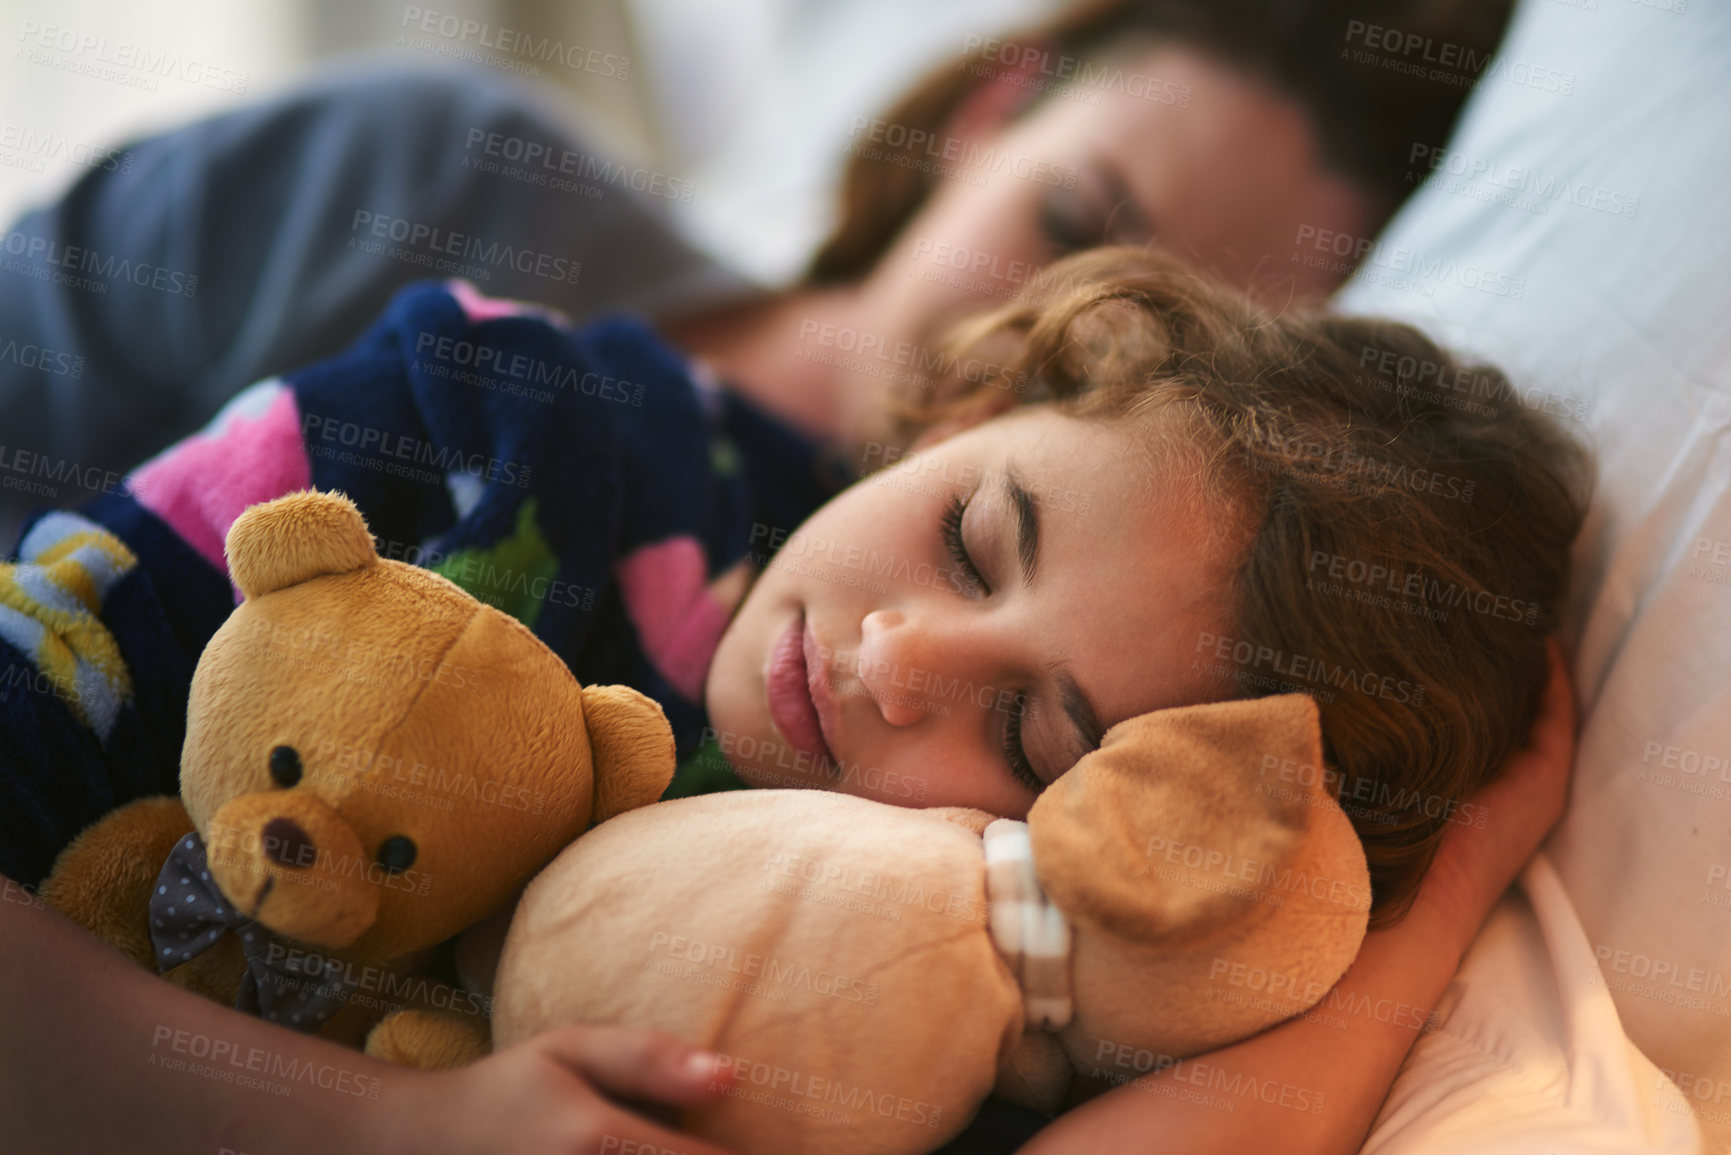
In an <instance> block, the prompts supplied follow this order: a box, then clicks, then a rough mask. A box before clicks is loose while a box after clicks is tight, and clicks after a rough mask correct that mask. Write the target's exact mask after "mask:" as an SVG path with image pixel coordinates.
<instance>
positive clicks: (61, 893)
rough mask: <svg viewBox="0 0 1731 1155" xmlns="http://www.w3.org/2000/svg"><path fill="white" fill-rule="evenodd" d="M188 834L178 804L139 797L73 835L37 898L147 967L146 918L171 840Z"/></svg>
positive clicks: (151, 965) (149, 962)
mask: <svg viewBox="0 0 1731 1155" xmlns="http://www.w3.org/2000/svg"><path fill="white" fill-rule="evenodd" d="M191 829H192V819H190V818H188V817H187V814H186V809H185V808H184V807H183V806H181V804H180V799H178V798H175V797H172V796H163V797H157V798H141V799H139V800H138V801H136V802H133V803H130V804H128V805H126V806H122V807H121V808H120V809H118V810H116V811H114V812H113V813H111V814H109V815H108V816H107V817H106V818H104V819H102V821H100V822H98V823H97V824H96V825H94V826H92V827H90V828H89V829H88V830H86V831H85V832H84V833H83V834H80V835H79V836H78V837H77V838H76V839H75V840H74V841H73V842H72V843H71V845H69V846H67V847H66V849H65V850H62V851H61V852H60V857H59V858H58V859H56V860H55V862H54V870H53V871H52V872H51V873H50V874H49V876H48V878H47V880H46V881H44V882H43V884H42V891H41V893H42V897H43V899H44V900H45V901H46V902H47V903H48V904H49V905H50V906H52V907H54V908H55V909H56V910H58V911H60V912H61V913H62V914H64V915H66V916H67V917H68V918H70V919H72V921H74V922H76V923H78V924H80V925H81V926H83V927H85V928H86V929H88V930H90V931H92V932H94V933H95V934H96V936H97V937H98V938H100V939H102V940H103V941H104V942H106V943H108V944H109V945H110V946H113V947H115V948H117V949H118V950H119V951H120V952H121V953H122V954H124V955H126V956H127V957H128V958H130V959H132V960H133V961H134V962H136V963H137V964H138V965H139V966H142V967H149V968H151V969H152V970H154V969H155V966H154V962H155V959H154V957H153V955H154V952H153V951H152V949H151V945H150V924H149V921H148V918H149V916H148V914H147V913H146V912H147V911H148V909H149V906H150V891H151V888H152V887H153V886H155V885H156V877H157V875H158V874H160V873H161V872H162V864H163V862H164V861H165V860H167V858H168V852H169V851H170V850H172V849H173V848H174V843H175V840H176V839H178V838H180V837H182V836H183V835H185V834H186V833H187V832H188V831H190V830H191Z"/></svg>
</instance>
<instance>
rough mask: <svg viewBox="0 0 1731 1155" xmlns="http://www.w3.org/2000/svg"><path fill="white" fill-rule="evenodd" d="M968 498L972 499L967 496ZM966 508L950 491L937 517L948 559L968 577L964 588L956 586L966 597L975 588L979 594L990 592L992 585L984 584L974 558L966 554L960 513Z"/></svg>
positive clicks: (972, 594)
mask: <svg viewBox="0 0 1731 1155" xmlns="http://www.w3.org/2000/svg"><path fill="white" fill-rule="evenodd" d="M969 500H970V501H971V500H973V499H972V498H969ZM967 509H968V507H967V503H966V502H964V501H962V499H961V498H959V497H957V496H956V495H955V494H953V493H952V494H951V495H950V500H949V501H948V502H946V503H945V505H944V513H943V516H942V517H941V518H939V524H940V525H942V526H943V534H944V545H945V546H946V547H947V548H948V549H949V551H950V560H951V561H953V562H955V563H956V568H957V569H959V570H961V571H962V575H963V576H964V577H966V578H967V579H968V585H967V587H966V588H963V587H961V586H959V585H958V586H957V587H956V588H957V589H958V590H960V592H962V593H964V594H966V595H967V596H968V597H973V596H974V591H975V590H978V591H979V592H980V593H981V594H990V593H991V592H992V587H991V586H989V585H987V584H986V579H985V577H984V576H983V575H981V573H980V569H979V567H978V566H976V565H975V564H974V559H973V558H972V557H970V556H969V554H968V547H967V546H966V545H965V544H963V542H962V515H963V514H964V513H966V512H967Z"/></svg>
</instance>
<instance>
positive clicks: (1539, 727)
mask: <svg viewBox="0 0 1731 1155" xmlns="http://www.w3.org/2000/svg"><path fill="white" fill-rule="evenodd" d="M1549 650H1550V665H1551V675H1550V682H1549V683H1548V684H1547V685H1546V687H1545V697H1544V701H1543V703H1542V704H1541V705H1540V707H1539V716H1538V718H1537V719H1535V720H1534V722H1533V728H1532V731H1531V732H1530V733H1529V734H1528V736H1527V744H1526V745H1525V746H1524V747H1522V748H1521V749H1520V750H1517V751H1516V752H1515V753H1514V754H1513V755H1512V756H1511V757H1510V759H1509V761H1508V764H1507V766H1505V767H1504V769H1503V773H1502V775H1501V776H1500V777H1499V778H1498V779H1497V780H1496V781H1495V782H1493V783H1491V784H1490V785H1489V786H1486V787H1485V788H1484V789H1482V790H1480V791H1479V792H1478V793H1477V794H1475V795H1473V797H1472V798H1471V800H1470V801H1471V803H1472V805H1473V806H1474V807H1475V809H1476V810H1478V811H1482V813H1483V815H1484V823H1483V825H1482V826H1480V825H1479V824H1478V815H1477V814H1475V815H1474V820H1473V822H1472V823H1470V824H1468V823H1450V824H1449V827H1448V830H1447V832H1446V833H1445V834H1444V835H1443V839H1442V844H1441V845H1440V846H1439V847H1438V849H1437V855H1436V860H1435V861H1434V862H1433V863H1432V865H1431V868H1430V870H1429V872H1428V873H1426V875H1425V878H1424V882H1423V883H1422V884H1421V885H1420V887H1419V893H1418V898H1417V900H1416V901H1417V903H1418V904H1422V905H1426V906H1430V907H1433V908H1435V909H1436V911H1437V912H1438V914H1439V915H1440V916H1441V918H1442V922H1443V924H1444V925H1446V926H1451V927H1455V928H1458V929H1459V931H1460V933H1461V935H1462V936H1463V938H1462V939H1461V941H1460V942H1459V946H1460V947H1461V949H1462V951H1464V950H1465V949H1466V947H1467V945H1468V944H1469V943H1470V942H1471V941H1472V939H1473V937H1474V936H1475V935H1477V933H1478V929H1479V926H1480V924H1482V923H1483V922H1484V920H1485V918H1486V917H1487V916H1489V914H1490V911H1491V907H1492V906H1493V905H1494V904H1495V903H1496V901H1497V899H1498V898H1499V897H1500V896H1501V895H1502V893H1503V891H1504V890H1506V889H1508V886H1509V884H1510V883H1511V882H1513V881H1514V878H1515V875H1517V874H1519V873H1520V871H1521V868H1522V867H1523V866H1525V865H1526V863H1527V860H1528V859H1530V858H1532V856H1533V854H1534V852H1535V851H1537V850H1538V847H1539V843H1540V842H1542V841H1544V838H1545V835H1546V834H1547V833H1549V832H1550V829H1551V827H1553V826H1555V825H1556V823H1557V819H1559V818H1560V817H1562V813H1563V803H1564V801H1565V800H1566V799H1567V797H1568V791H1569V770H1570V768H1571V766H1572V765H1573V764H1574V758H1575V693H1574V687H1573V685H1572V684H1571V683H1570V682H1569V674H1568V668H1567V666H1566V664H1565V663H1564V661H1563V652H1562V649H1561V647H1559V646H1558V645H1557V642H1556V639H1554V638H1553V639H1551V642H1550V645H1549Z"/></svg>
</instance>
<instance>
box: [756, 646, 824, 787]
mask: <svg viewBox="0 0 1731 1155" xmlns="http://www.w3.org/2000/svg"><path fill="white" fill-rule="evenodd" d="M823 674H824V668H823V662H822V661H821V654H820V653H819V647H818V645H817V640H816V639H815V638H813V637H811V636H810V635H809V634H808V633H807V631H806V628H805V613H804V612H803V611H801V613H800V615H799V616H798V617H797V618H795V619H794V621H793V624H792V625H790V626H788V628H787V632H786V633H785V634H783V635H782V636H781V640H780V641H778V642H777V643H776V644H775V649H774V650H772V651H770V655H769V668H768V670H767V671H766V672H765V674H764V689H765V691H766V693H767V694H768V697H769V718H770V721H771V722H773V723H775V728H776V729H777V730H778V731H780V733H781V736H782V737H783V738H784V739H786V741H787V742H788V743H789V744H790V745H791V746H793V747H794V749H796V750H803V751H804V752H805V753H807V754H809V755H811V756H812V757H813V758H815V759H819V760H820V761H819V763H818V764H819V765H820V766H825V767H829V766H833V765H835V755H834V754H832V753H831V752H830V747H829V742H828V741H827V740H826V738H825V726H824V719H823V718H822V717H821V716H820V714H819V703H820V702H821V703H822V705H823V707H825V708H826V709H828V710H829V712H830V718H831V719H832V721H831V725H832V726H833V725H834V723H833V718H834V700H833V698H831V697H830V696H829V693H828V690H829V686H828V684H827V683H826V681H825V680H824V677H823Z"/></svg>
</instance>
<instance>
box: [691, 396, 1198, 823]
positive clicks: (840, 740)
mask: <svg viewBox="0 0 1731 1155" xmlns="http://www.w3.org/2000/svg"><path fill="white" fill-rule="evenodd" d="M1132 429H1133V427H1128V426H1122V425H1112V426H1109V425H1104V424H1100V423H1095V422H1085V421H1081V420H1077V419H1075V418H1071V417H1067V416H1063V415H1061V414H1059V413H1057V412H1056V411H1054V410H1052V409H1050V408H1048V407H1044V406H1032V407H1029V408H1025V409H1020V410H1017V411H1015V412H1012V413H1010V414H1008V415H1006V416H1002V417H998V418H995V419H993V420H989V421H986V422H984V423H982V424H980V425H977V426H975V427H973V428H971V429H968V430H966V431H964V432H961V433H958V434H956V435H954V436H952V437H950V438H949V439H948V440H944V441H940V442H938V443H936V444H935V445H932V446H930V447H929V448H926V449H924V450H922V451H919V452H917V453H914V454H912V455H910V456H908V457H906V458H903V459H900V460H897V461H894V462H892V463H890V464H888V466H887V467H886V468H884V469H882V470H881V471H880V472H878V473H876V474H874V475H873V476H871V477H868V478H866V479H865V480H863V481H861V482H860V483H859V484H857V485H855V486H853V487H852V488H850V489H848V490H847V491H845V492H843V493H842V494H840V495H839V496H837V497H836V498H835V499H834V500H832V501H831V502H829V504H827V505H825V506H824V507H823V508H822V509H820V510H818V511H817V512H816V513H815V514H813V515H812V516H811V518H810V519H809V520H807V521H806V522H805V524H803V525H801V526H799V527H798V528H797V529H796V530H793V531H791V532H789V530H788V528H787V527H776V526H759V527H755V528H754V530H753V534H754V537H755V538H756V545H757V548H758V549H760V550H767V549H768V548H771V547H774V546H779V551H778V552H776V554H775V556H774V558H773V560H772V561H771V562H770V564H769V566H768V568H767V569H765V570H764V572H763V573H762V575H761V576H760V577H759V578H758V579H757V581H756V583H755V585H753V587H752V588H751V590H750V592H749V593H748V595H747V596H746V598H745V600H744V602H743V603H742V605H741V606H740V608H739V611H738V613H737V614H736V615H735V617H734V619H733V621H732V622H731V623H730V624H729V626H728V629H727V632H726V633H725V634H724V635H723V637H722V639H721V644H720V647H719V648H718V650H717V652H716V656H715V661H714V662H713V664H712V665H711V667H710V671H709V675H708V681H707V684H706V686H705V699H706V703H707V706H708V711H709V718H710V724H711V726H713V727H714V729H715V731H716V737H717V739H718V741H719V742H720V745H721V748H722V751H723V752H724V753H725V754H726V756H727V758H728V760H729V762H730V763H731V764H732V765H733V767H734V768H735V770H737V771H738V772H739V774H740V776H741V777H742V778H744V779H745V780H746V781H747V782H748V783H750V784H752V785H754V786H816V787H823V788H827V789H832V790H839V791H842V792H845V793H849V794H857V795H861V796H863V797H868V798H875V799H877V800H879V801H883V802H888V803H892V804H897V805H903V806H971V807H976V808H978V809H981V810H986V811H989V812H991V813H993V814H998V815H1002V816H1005V817H1015V818H1020V817H1022V816H1024V815H1025V814H1026V813H1027V810H1028V807H1029V806H1030V805H1031V804H1032V803H1033V801H1034V798H1035V796H1036V794H1037V793H1038V792H1039V790H1040V789H1042V788H1043V787H1044V786H1045V785H1046V784H1047V783H1050V782H1051V781H1052V780H1053V779H1055V778H1057V777H1058V775H1060V774H1062V773H1063V772H1064V771H1065V770H1067V769H1068V768H1069V767H1070V766H1071V765H1072V764H1074V763H1075V761H1076V760H1077V759H1078V758H1080V757H1081V756H1082V755H1083V754H1084V753H1086V752H1087V751H1089V750H1091V749H1093V748H1094V747H1095V746H1096V745H1097V744H1098V742H1099V738H1100V735H1101V734H1102V733H1104V731H1105V730H1106V729H1108V728H1109V727H1111V726H1112V725H1114V724H1115V723H1117V722H1120V721H1122V720H1124V719H1126V718H1130V717H1134V716H1136V715H1138V714H1143V713H1146V712H1148V711H1150V710H1155V709H1161V708H1164V707H1169V706H1179V705H1188V704H1193V703H1197V702H1203V701H1211V700H1217V699H1219V698H1221V697H1224V696H1225V694H1224V692H1223V690H1222V688H1221V687H1220V685H1219V684H1218V683H1217V682H1215V681H1214V680H1213V679H1212V678H1211V677H1210V676H1209V675H1207V674H1206V673H1204V672H1203V671H1202V669H1201V667H1200V666H1197V668H1196V669H1194V670H1193V669H1192V667H1193V666H1195V665H1196V659H1197V658H1198V657H1199V656H1200V651H1199V648H1198V647H1199V643H1200V641H1201V639H1202V638H1203V636H1204V635H1220V636H1224V635H1226V634H1228V633H1230V630H1228V629H1227V628H1226V622H1227V608H1226V606H1225V605H1224V604H1223V599H1222V598H1221V596H1220V592H1221V591H1220V588H1219V583H1218V575H1219V573H1220V572H1221V567H1222V565H1223V564H1224V563H1225V561H1226V559H1225V558H1223V557H1222V556H1220V550H1221V549H1222V548H1224V547H1222V546H1215V547H1211V546H1210V545H1209V542H1210V540H1211V538H1210V535H1209V534H1208V533H1207V528H1208V526H1207V522H1206V518H1207V516H1208V515H1207V514H1206V513H1205V512H1204V511H1203V509H1201V508H1199V507H1200V506H1201V503H1200V502H1198V501H1195V500H1193V493H1192V491H1191V490H1190V489H1189V487H1188V486H1187V485H1182V484H1165V485H1154V484H1150V482H1149V480H1148V476H1149V474H1150V472H1151V468H1150V456H1149V455H1150V453H1152V452H1154V449H1153V448H1152V447H1151V446H1148V445H1146V444H1142V443H1138V442H1137V441H1135V440H1133V436H1134V435H1133V432H1132ZM1216 536H1218V537H1220V538H1226V537H1227V536H1229V535H1224V534H1222V535H1216ZM1204 664H1206V663H1204Z"/></svg>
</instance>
